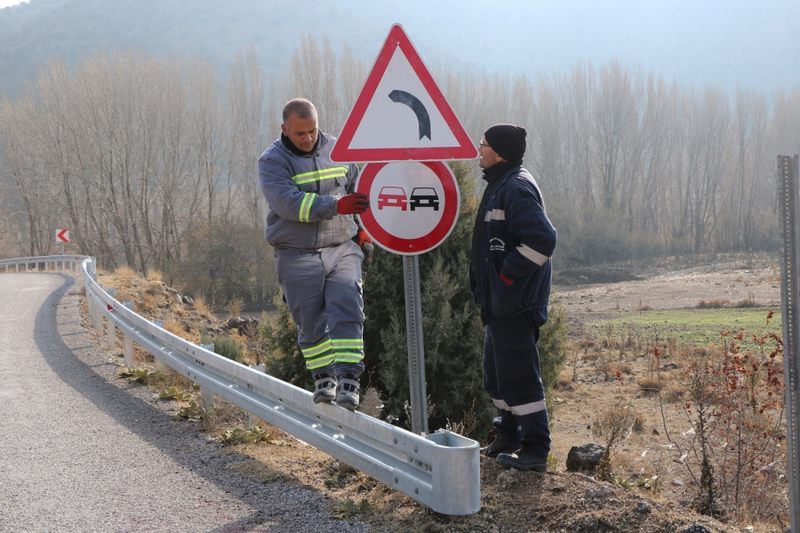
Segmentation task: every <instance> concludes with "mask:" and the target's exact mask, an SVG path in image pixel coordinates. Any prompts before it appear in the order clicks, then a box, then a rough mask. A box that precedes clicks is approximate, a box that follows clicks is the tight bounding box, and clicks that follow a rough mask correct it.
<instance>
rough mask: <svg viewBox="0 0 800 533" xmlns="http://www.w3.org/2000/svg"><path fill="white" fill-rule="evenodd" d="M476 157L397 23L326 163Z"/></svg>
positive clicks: (457, 122)
mask: <svg viewBox="0 0 800 533" xmlns="http://www.w3.org/2000/svg"><path fill="white" fill-rule="evenodd" d="M476 155H477V150H476V149H475V144H474V143H473V142H472V140H470V138H469V135H467V132H466V131H465V130H464V128H463V126H461V123H460V122H459V121H458V118H456V115H455V113H453V110H452V109H451V108H450V105H449V104H448V103H447V101H446V100H445V98H444V95H443V94H442V92H441V91H440V90H439V87H437V86H436V82H434V81H433V78H432V77H431V74H430V72H428V69H427V68H426V67H425V65H424V64H423V63H422V59H420V57H419V54H417V51H416V50H415V49H414V46H413V45H412V44H411V41H410V40H409V39H408V36H406V34H405V32H404V31H403V27H402V26H400V25H399V24H395V25H394V26H392V29H391V30H390V31H389V36H388V37H387V38H386V42H385V43H384V44H383V48H381V51H380V53H378V58H377V59H376V60H375V65H374V66H373V67H372V71H371V72H370V73H369V76H368V77H367V81H366V83H365V84H364V88H363V89H362V90H361V94H359V96H358V99H356V103H355V105H354V106H353V109H352V110H351V111H350V115H349V116H348V117H347V120H346V121H345V124H344V127H343V128H342V132H341V134H340V135H339V138H338V139H337V141H336V144H335V145H334V147H333V150H332V151H331V159H333V160H334V161H342V162H368V161H375V162H378V161H408V160H413V161H435V160H441V159H471V158H474V157H475V156H476Z"/></svg>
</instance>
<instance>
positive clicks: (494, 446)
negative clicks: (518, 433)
mask: <svg viewBox="0 0 800 533" xmlns="http://www.w3.org/2000/svg"><path fill="white" fill-rule="evenodd" d="M517 448H519V441H518V440H514V439H510V438H508V437H506V436H501V435H498V436H497V437H495V439H494V440H493V441H492V442H491V444H489V445H488V446H484V447H483V448H481V453H482V454H483V455H485V456H486V457H497V454H499V453H511V452H513V451H515V450H516V449H517Z"/></svg>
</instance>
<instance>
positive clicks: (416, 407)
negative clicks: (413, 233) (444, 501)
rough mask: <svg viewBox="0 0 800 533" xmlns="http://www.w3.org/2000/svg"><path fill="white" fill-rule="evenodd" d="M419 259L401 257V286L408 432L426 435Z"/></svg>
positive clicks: (415, 257)
mask: <svg viewBox="0 0 800 533" xmlns="http://www.w3.org/2000/svg"><path fill="white" fill-rule="evenodd" d="M419 279H420V278H419V256H416V255H413V256H404V257H403V285H404V286H405V293H406V339H407V342H408V383H409V386H410V389H411V391H410V392H411V431H412V432H414V433H416V434H417V435H427V434H428V394H427V392H426V389H425V349H424V347H423V344H422V301H421V299H420V288H419V286H420V282H419Z"/></svg>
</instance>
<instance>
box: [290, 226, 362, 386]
mask: <svg viewBox="0 0 800 533" xmlns="http://www.w3.org/2000/svg"><path fill="white" fill-rule="evenodd" d="M363 259H364V254H363V253H362V252H361V248H360V247H359V246H358V245H357V244H356V243H354V242H353V241H351V240H349V239H348V240H347V241H345V242H343V243H342V244H340V245H338V246H331V247H328V248H323V249H321V250H295V249H288V248H283V249H276V250H275V264H276V268H277V271H278V281H279V282H280V284H281V287H282V288H283V294H284V296H285V297H286V303H287V304H288V305H289V311H290V312H291V314H292V318H293V319H294V321H295V323H296V324H297V343H298V345H299V346H300V350H301V351H302V353H303V357H304V359H305V362H306V368H308V369H309V370H311V371H312V372H313V373H319V372H320V371H322V370H323V369H326V368H328V367H330V366H331V365H334V364H335V365H336V367H337V368H342V367H344V368H348V367H351V365H352V369H353V371H356V372H357V374H360V373H361V370H362V369H363V363H362V361H363V359H364V340H363V334H364V298H363V291H362V286H361V262H362V260H363Z"/></svg>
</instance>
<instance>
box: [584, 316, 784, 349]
mask: <svg viewBox="0 0 800 533" xmlns="http://www.w3.org/2000/svg"><path fill="white" fill-rule="evenodd" d="M770 310H771V311H773V312H774V315H773V317H772V319H771V320H770V322H769V324H767V315H768V313H769V312H770ZM782 328H783V326H782V323H781V314H780V310H778V309H767V308H719V309H676V310H672V311H635V312H630V313H625V314H623V315H620V316H619V317H618V318H614V319H610V320H604V321H600V322H595V323H593V324H591V325H590V329H589V331H590V332H591V333H592V335H593V336H594V337H596V338H599V339H617V340H621V341H626V340H627V341H631V340H636V341H638V342H639V343H646V344H648V343H653V342H654V341H658V342H664V341H668V340H672V341H675V342H678V343H680V344H695V345H707V344H709V343H719V342H721V339H722V337H721V335H720V334H721V332H723V331H732V332H734V333H738V332H740V331H743V332H744V333H745V334H746V335H747V336H748V337H750V336H752V335H759V336H760V335H764V334H767V333H770V332H774V333H777V334H778V335H779V336H783V329H782Z"/></svg>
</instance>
